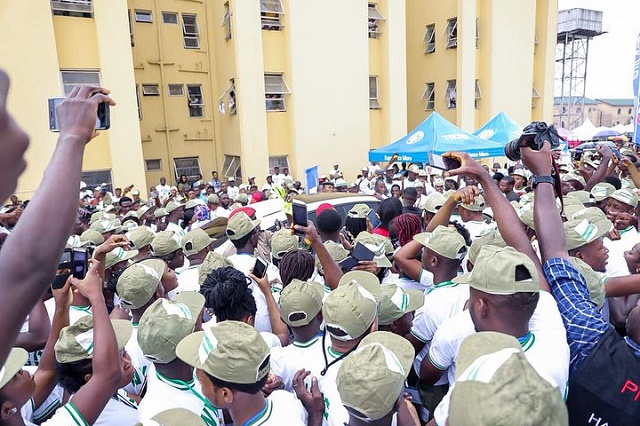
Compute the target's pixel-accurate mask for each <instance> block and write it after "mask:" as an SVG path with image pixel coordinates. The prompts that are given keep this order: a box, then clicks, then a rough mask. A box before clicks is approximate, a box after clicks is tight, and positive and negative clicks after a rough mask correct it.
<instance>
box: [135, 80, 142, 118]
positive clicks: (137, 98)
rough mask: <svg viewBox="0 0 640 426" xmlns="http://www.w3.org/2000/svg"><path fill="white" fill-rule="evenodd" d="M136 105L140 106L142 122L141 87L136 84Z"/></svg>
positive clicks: (139, 116) (139, 113)
mask: <svg viewBox="0 0 640 426" xmlns="http://www.w3.org/2000/svg"><path fill="white" fill-rule="evenodd" d="M136 103H137V104H138V120H142V106H141V105H140V86H139V85H137V84H136Z"/></svg>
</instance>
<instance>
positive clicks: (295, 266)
mask: <svg viewBox="0 0 640 426" xmlns="http://www.w3.org/2000/svg"><path fill="white" fill-rule="evenodd" d="M279 269H280V279H281V280H282V288H284V287H286V286H287V285H289V284H290V283H291V281H293V279H294V278H297V279H299V280H301V281H308V280H309V279H310V278H311V277H312V276H313V272H314V271H315V263H314V261H313V256H311V255H310V254H309V253H307V252H306V251H304V250H292V251H290V252H288V253H286V254H285V255H284V256H282V259H280V264H279Z"/></svg>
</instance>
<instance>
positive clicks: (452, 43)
mask: <svg viewBox="0 0 640 426" xmlns="http://www.w3.org/2000/svg"><path fill="white" fill-rule="evenodd" d="M445 35H446V36H447V49H450V48H453V47H456V46H458V18H451V19H449V20H447V29H446V33H445Z"/></svg>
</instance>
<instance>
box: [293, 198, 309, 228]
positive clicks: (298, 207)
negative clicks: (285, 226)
mask: <svg viewBox="0 0 640 426" xmlns="http://www.w3.org/2000/svg"><path fill="white" fill-rule="evenodd" d="M291 212H292V216H293V224H294V225H301V226H307V222H308V220H309V219H308V216H307V205H306V204H305V203H303V202H302V201H298V200H293V204H292V206H291ZM294 232H295V234H296V235H298V236H304V233H303V232H299V231H294Z"/></svg>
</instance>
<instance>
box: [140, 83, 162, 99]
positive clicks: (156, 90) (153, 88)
mask: <svg viewBox="0 0 640 426" xmlns="http://www.w3.org/2000/svg"><path fill="white" fill-rule="evenodd" d="M142 96H160V86H159V85H158V84H143V85H142Z"/></svg>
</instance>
